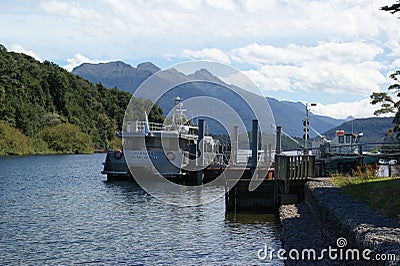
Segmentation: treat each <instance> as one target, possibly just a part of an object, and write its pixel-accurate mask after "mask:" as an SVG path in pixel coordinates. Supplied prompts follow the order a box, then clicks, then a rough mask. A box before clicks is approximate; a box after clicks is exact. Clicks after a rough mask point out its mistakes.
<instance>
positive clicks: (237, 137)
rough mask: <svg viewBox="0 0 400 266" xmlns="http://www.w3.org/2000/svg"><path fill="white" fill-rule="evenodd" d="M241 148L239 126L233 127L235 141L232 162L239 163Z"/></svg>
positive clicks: (232, 148) (232, 147)
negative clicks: (238, 157) (239, 150)
mask: <svg viewBox="0 0 400 266" xmlns="http://www.w3.org/2000/svg"><path fill="white" fill-rule="evenodd" d="M238 149H239V127H238V126H234V127H233V143H232V146H231V155H232V164H234V165H235V164H237V156H238Z"/></svg>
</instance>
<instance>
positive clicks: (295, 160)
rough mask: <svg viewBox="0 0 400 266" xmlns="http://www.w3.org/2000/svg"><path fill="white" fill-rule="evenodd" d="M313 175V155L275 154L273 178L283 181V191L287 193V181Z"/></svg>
mask: <svg viewBox="0 0 400 266" xmlns="http://www.w3.org/2000/svg"><path fill="white" fill-rule="evenodd" d="M312 177H315V155H296V156H288V155H283V154H277V155H275V179H276V180H278V181H284V184H285V186H284V193H289V183H290V181H295V180H307V179H308V178H312Z"/></svg>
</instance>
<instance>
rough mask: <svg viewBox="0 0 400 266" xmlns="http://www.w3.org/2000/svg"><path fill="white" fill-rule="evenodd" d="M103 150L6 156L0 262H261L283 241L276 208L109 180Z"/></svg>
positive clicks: (0, 163) (0, 187) (0, 194)
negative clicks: (231, 204)
mask: <svg viewBox="0 0 400 266" xmlns="http://www.w3.org/2000/svg"><path fill="white" fill-rule="evenodd" d="M104 158H105V155H104V154H94V155H53V156H26V157H9V158H0V169H1V173H0V265H13V264H14V265H15V264H24V265H38V264H40V265H42V264H48V265H54V264H63V265H65V264H69V265H70V264H96V265H97V264H101V265H104V264H106V265H109V264H117V263H125V264H130V265H158V264H168V265H221V264H223V265H227V264H230V265H242V264H246V265H255V264H271V265H277V264H281V262H279V261H276V260H275V261H260V260H259V259H258V257H257V251H258V250H259V249H261V248H263V247H264V245H268V246H270V247H273V248H275V249H276V250H277V249H279V248H281V243H280V240H279V234H278V225H277V223H276V221H275V218H274V216H272V215H233V214H230V215H226V214H225V206H224V199H223V198H221V199H218V200H216V201H214V202H213V203H210V204H207V205H203V206H198V207H177V206H173V205H168V204H164V203H162V202H160V201H158V200H157V199H155V198H153V197H152V196H150V195H148V194H147V193H145V192H144V191H143V190H142V189H141V188H140V187H138V186H137V185H135V184H131V183H107V182H105V179H106V178H105V176H103V175H101V174H100V171H101V168H102V165H101V162H103V161H104Z"/></svg>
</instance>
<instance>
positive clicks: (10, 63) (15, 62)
mask: <svg viewBox="0 0 400 266" xmlns="http://www.w3.org/2000/svg"><path fill="white" fill-rule="evenodd" d="M131 97H132V95H131V94H130V93H128V92H123V91H119V90H118V89H116V88H114V89H111V90H109V89H107V88H105V87H104V86H103V85H101V84H96V85H94V84H92V83H90V82H89V81H87V80H85V79H82V78H80V77H78V76H74V75H72V74H71V73H69V72H68V71H66V70H64V69H63V68H60V67H59V66H57V65H55V64H54V63H51V62H49V61H45V62H43V63H40V62H39V61H36V60H35V59H34V58H32V57H30V56H28V55H25V54H19V53H13V52H7V50H6V49H5V47H4V46H2V45H0V118H1V119H2V120H3V121H5V122H6V123H7V124H8V125H9V126H11V127H14V128H17V129H19V130H20V131H22V133H24V134H25V135H26V136H28V137H30V138H33V143H34V146H35V151H36V150H37V151H38V152H44V149H46V145H44V143H43V142H42V141H41V140H40V139H39V140H38V139H36V138H35V137H34V136H36V135H37V134H38V132H41V131H42V130H44V129H45V128H47V127H54V126H57V125H59V124H62V123H66V122H68V123H69V124H73V125H75V126H77V127H79V129H80V131H82V132H84V133H86V134H88V135H89V136H90V137H91V139H92V140H93V142H94V148H95V149H96V150H101V149H105V148H106V147H107V145H108V143H109V142H110V141H111V140H113V139H114V138H115V133H116V132H117V131H121V129H122V123H123V119H124V115H125V109H126V107H127V105H128V103H129V101H130V100H131ZM132 101H134V104H133V105H132V107H133V108H131V109H132V110H130V113H131V115H132V116H133V117H135V118H141V119H143V118H144V117H143V116H144V110H145V109H146V108H147V109H148V110H150V109H151V111H150V112H148V113H149V120H150V121H157V122H160V121H162V120H163V117H162V111H161V109H160V108H158V106H156V105H155V106H153V108H150V107H151V106H152V105H153V104H152V103H151V101H149V100H142V99H136V98H132ZM47 130H48V129H47ZM48 148H49V149H50V150H51V149H53V148H54V147H51V145H50V146H49V147H48ZM61 150H64V148H62V147H58V148H57V151H61ZM66 150H68V152H71V151H70V150H69V148H68V149H66ZM78 150H80V149H78ZM83 150H85V149H83ZM74 152H75V151H74Z"/></svg>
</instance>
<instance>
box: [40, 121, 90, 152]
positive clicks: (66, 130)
mask: <svg viewBox="0 0 400 266" xmlns="http://www.w3.org/2000/svg"><path fill="white" fill-rule="evenodd" d="M40 140H43V141H45V142H46V143H47V147H48V149H49V150H50V151H53V152H56V153H93V151H94V145H93V140H92V138H91V137H90V136H89V135H88V134H86V133H84V132H82V131H81V130H80V129H79V127H77V126H74V125H71V124H68V123H62V124H58V125H56V126H53V127H46V128H44V129H43V130H42V131H40V132H39V133H38V134H37V135H36V141H35V142H36V143H38V144H40V145H39V146H41V148H45V146H44V144H43V142H41V141H40Z"/></svg>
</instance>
